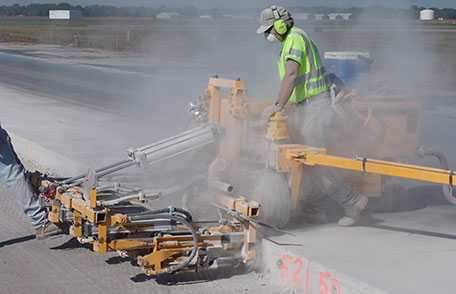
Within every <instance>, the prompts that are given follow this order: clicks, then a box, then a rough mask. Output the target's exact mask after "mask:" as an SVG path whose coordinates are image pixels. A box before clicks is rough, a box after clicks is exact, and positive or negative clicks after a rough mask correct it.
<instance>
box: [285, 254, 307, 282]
mask: <svg viewBox="0 0 456 294" xmlns="http://www.w3.org/2000/svg"><path fill="white" fill-rule="evenodd" d="M280 262H281V264H280V277H281V279H282V283H285V284H288V283H289V282H290V275H291V282H292V283H293V284H295V285H296V286H301V283H302V279H301V273H302V269H303V267H304V262H303V261H302V259H301V258H299V257H294V256H291V255H288V254H283V255H282V256H281V258H280Z"/></svg>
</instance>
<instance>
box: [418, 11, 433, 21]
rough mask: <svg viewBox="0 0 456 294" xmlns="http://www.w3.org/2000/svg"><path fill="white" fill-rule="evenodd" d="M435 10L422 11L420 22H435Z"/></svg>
mask: <svg viewBox="0 0 456 294" xmlns="http://www.w3.org/2000/svg"><path fill="white" fill-rule="evenodd" d="M434 17H435V15H434V10H432V9H424V10H421V12H420V20H424V21H429V20H434Z"/></svg>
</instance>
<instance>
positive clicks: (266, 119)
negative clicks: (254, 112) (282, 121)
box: [261, 105, 276, 123]
mask: <svg viewBox="0 0 456 294" xmlns="http://www.w3.org/2000/svg"><path fill="white" fill-rule="evenodd" d="M275 113H276V110H275V107H274V105H271V106H268V107H266V109H265V110H263V113H262V114H261V119H262V120H263V121H264V122H266V123H268V122H269V119H270V118H271V117H272V116H273V115H274V114H275Z"/></svg>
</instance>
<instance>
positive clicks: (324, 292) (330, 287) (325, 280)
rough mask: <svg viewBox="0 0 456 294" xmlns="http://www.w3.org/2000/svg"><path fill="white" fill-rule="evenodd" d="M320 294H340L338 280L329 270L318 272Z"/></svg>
mask: <svg viewBox="0 0 456 294" xmlns="http://www.w3.org/2000/svg"><path fill="white" fill-rule="evenodd" d="M320 294H342V286H341V284H340V282H339V281H338V280H337V279H336V278H334V277H332V276H331V273H330V272H322V273H320Z"/></svg>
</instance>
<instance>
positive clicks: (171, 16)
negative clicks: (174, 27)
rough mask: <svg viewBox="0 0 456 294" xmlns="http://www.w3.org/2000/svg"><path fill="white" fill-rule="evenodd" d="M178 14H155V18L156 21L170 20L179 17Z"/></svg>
mask: <svg viewBox="0 0 456 294" xmlns="http://www.w3.org/2000/svg"><path fill="white" fill-rule="evenodd" d="M179 15H180V14H179V13H177V12H161V13H159V14H157V15H156V16H155V17H156V18H157V19H171V18H173V17H176V16H179Z"/></svg>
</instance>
